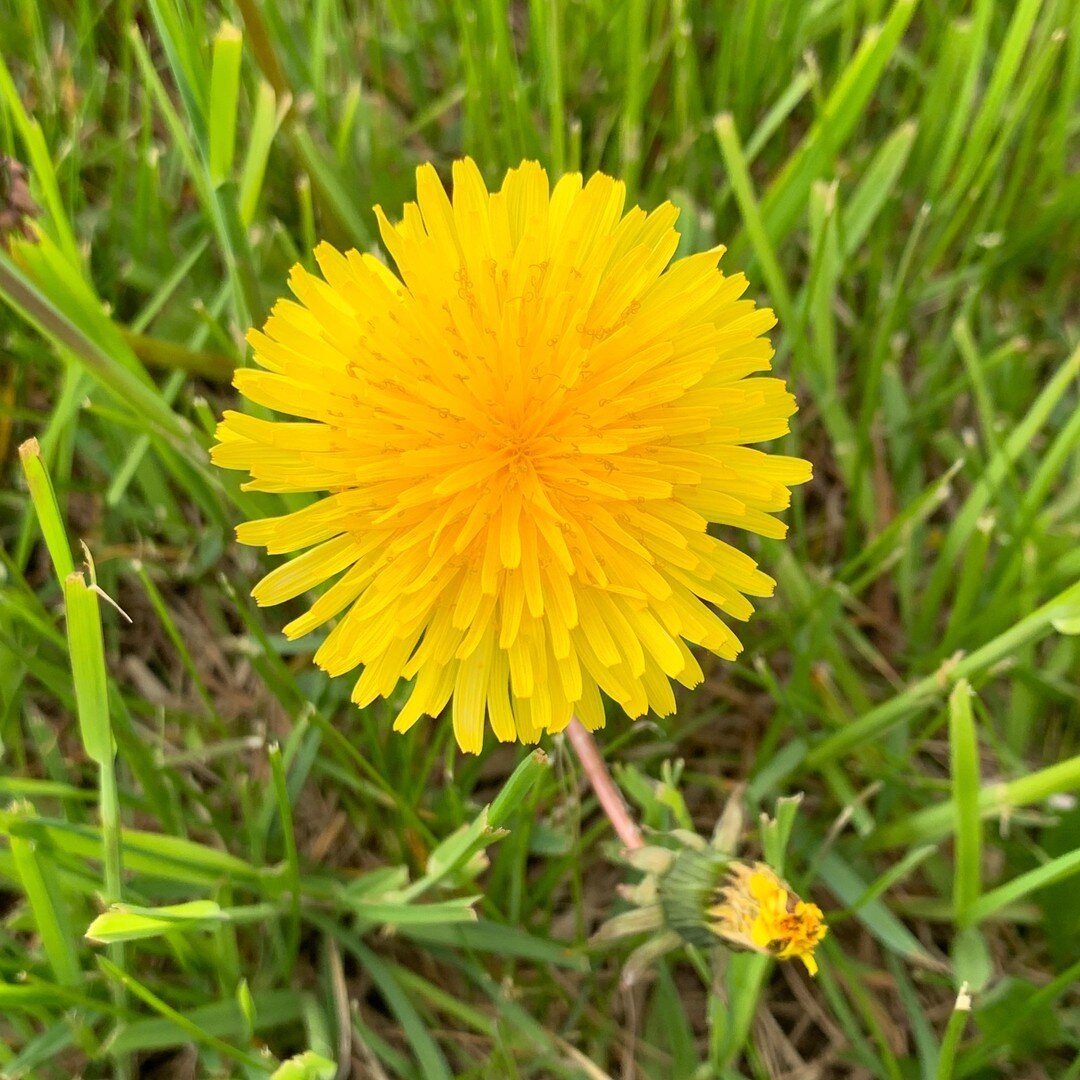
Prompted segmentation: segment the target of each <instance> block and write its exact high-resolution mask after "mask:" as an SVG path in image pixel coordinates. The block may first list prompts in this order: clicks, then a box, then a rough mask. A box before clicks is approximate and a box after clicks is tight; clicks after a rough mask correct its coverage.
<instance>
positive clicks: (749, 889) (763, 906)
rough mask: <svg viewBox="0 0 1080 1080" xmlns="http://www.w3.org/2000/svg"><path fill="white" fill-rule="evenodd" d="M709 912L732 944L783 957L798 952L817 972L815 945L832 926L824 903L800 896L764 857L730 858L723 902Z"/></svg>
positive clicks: (813, 972)
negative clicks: (751, 860) (751, 861)
mask: <svg viewBox="0 0 1080 1080" xmlns="http://www.w3.org/2000/svg"><path fill="white" fill-rule="evenodd" d="M709 914H710V917H711V918H710V925H711V928H712V930H713V932H714V933H716V934H717V935H719V936H720V937H722V938H723V939H724V940H725V941H726V942H728V944H729V945H734V946H736V947H738V948H743V949H752V950H754V951H755V952H760V953H768V954H769V955H771V956H775V957H777V958H778V959H780V960H791V959H794V958H796V957H797V958H798V959H799V960H801V961H802V962H803V963H804V964H805V965H806V970H807V971H809V972H810V974H811V975H816V974H817V970H818V965H817V961H816V960H815V959H814V949H815V947H816V946H817V945H818V944H820V942H821V941H822V940H823V939H824V937H825V934H826V932H827V927H826V926H825V921H824V916H823V915H822V914H821V908H819V907H818V906H817V904H814V903H809V902H807V901H805V900H800V899H799V897H798V896H796V895H795V893H794V892H792V890H791V887H790V886H789V885H788V884H787V883H786V882H784V881H782V880H781V879H780V878H779V877H777V875H776V873H775V872H774V871H773V870H772V869H770V868H769V867H768V866H766V865H765V864H764V863H754V864H753V865H747V864H746V863H740V862H731V863H729V864H728V868H727V877H726V880H725V882H724V884H723V886H722V887H721V889H720V897H719V903H717V904H716V905H715V906H714V907H713V908H712V909H711V910H710V912H709Z"/></svg>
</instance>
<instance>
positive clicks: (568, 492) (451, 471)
mask: <svg viewBox="0 0 1080 1080" xmlns="http://www.w3.org/2000/svg"><path fill="white" fill-rule="evenodd" d="M625 194H626V193H625V188H624V185H623V184H621V183H620V182H618V181H617V180H614V179H612V178H611V177H609V176H604V175H602V174H596V175H594V176H593V177H592V178H591V179H589V181H588V182H587V183H583V181H582V177H581V176H580V175H578V174H572V175H569V176H564V177H563V178H562V179H561V180H559V182H558V183H557V184H556V185H555V186H554V188H549V184H548V177H547V174H546V173H545V172H544V170H543V169H542V168H541V167H540V166H539V165H538V164H536V163H535V162H524V163H523V164H522V165H521V166H520V167H519V168H516V169H511V170H510V171H509V172H508V173H507V175H506V178H505V180H504V181H503V185H502V187H501V189H500V190H499V191H497V192H494V193H489V192H488V191H487V189H486V187H485V185H484V182H483V180H482V178H481V176H480V171H479V169H478V168H477V167H476V165H475V164H474V163H473V162H472V161H471V160H469V159H465V160H463V161H459V162H456V163H455V164H454V168H453V198H452V199H450V198H448V197H447V194H446V192H445V191H444V189H443V186H442V184H441V183H440V181H439V178H438V176H437V174H436V172H435V170H434V168H432V167H431V166H430V165H425V166H422V167H421V168H420V169H418V170H417V202H416V203H415V204H409V205H407V206H406V207H405V211H404V218H403V220H402V221H401V222H400V224H397V225H393V224H391V223H390V222H389V221H388V220H387V219H386V217H385V215H384V214H383V213H382V211H381V210H380V209H378V208H376V213H377V214H378V218H379V225H380V229H381V232H382V238H383V242H384V244H385V246H386V248H387V250H388V251H389V253H390V255H391V256H392V258H393V260H394V262H395V264H396V266H397V273H395V272H394V271H393V270H391V269H389V268H387V266H386V265H384V264H383V263H382V262H381V261H380V260H379V259H378V258H376V257H375V256H374V255H370V254H361V253H359V252H356V251H350V252H348V253H347V254H344V255H343V254H341V253H339V252H337V251H335V250H334V249H333V248H332V247H330V246H329V245H327V244H322V245H320V247H319V248H318V249H317V250H316V252H315V256H316V259H317V261H318V265H319V269H320V271H321V277H319V276H316V275H314V274H311V273H309V272H307V271H306V270H304V269H303V268H302V267H299V266H297V267H296V268H294V270H293V272H292V275H291V277H290V282H289V284H290V287H291V289H292V291H293V293H294V294H295V295H296V297H297V299H298V301H299V303H296V302H293V301H289V300H282V301H280V302H278V303H277V304H276V305H275V307H274V310H273V313H272V314H271V316H270V318H269V319H268V320H267V323H266V325H265V327H264V328H263V330H261V331H253V332H252V333H251V334H250V335H249V341H250V342H251V344H252V346H253V348H254V358H255V361H256V363H257V364H258V365H259V366H260V367H261V369H262V370H258V369H255V368H250V369H242V370H240V371H238V372H237V374H236V379H235V384H236V386H237V388H238V389H239V390H240V392H241V393H242V394H243V395H244V396H245V397H247V398H249V399H250V400H251V401H254V402H257V403H258V404H260V405H263V406H266V407H268V408H270V409H273V410H275V411H276V412H278V413H282V414H285V415H287V416H291V417H296V418H299V419H298V421H297V422H288V423H286V422H279V421H272V420H265V419H261V418H257V417H254V416H250V415H247V414H245V413H241V412H227V413H226V414H225V418H224V420H223V421H222V423H221V425H220V427H219V428H218V439H219V442H218V445H217V446H216V447H215V448H214V450H213V459H214V461H215V462H216V463H217V464H218V465H221V466H223V467H225V468H230V469H241V470H245V471H246V472H248V473H249V474H250V476H251V480H250V482H249V483H248V484H247V486H248V487H250V488H252V489H255V490H260V491H274V492H317V493H320V495H321V497H320V498H319V499H317V500H316V501H315V502H313V503H312V504H311V505H310V506H307V507H305V508H304V509H302V510H298V511H296V512H295V513H290V514H285V515H282V516H280V517H274V518H268V519H265V520H261V521H253V522H248V523H246V524H244V525H241V526H240V528H239V530H238V536H239V539H240V540H241V542H243V543H245V544H254V545H258V546H261V547H265V548H266V549H267V550H268V551H269V552H271V553H273V554H280V553H284V552H292V551H296V550H298V549H301V548H306V549H307V550H306V551H305V552H304V553H303V554H301V555H298V556H296V557H295V558H293V559H292V560H290V561H289V562H286V563H285V564H283V565H282V566H280V567H278V568H277V569H275V570H274V571H273V572H271V573H270V574H268V575H267V576H266V577H265V578H264V579H263V580H262V581H261V582H259V584H258V585H257V586H256V588H255V590H254V596H255V598H256V600H257V601H258V603H260V604H264V605H267V604H279V603H282V602H283V601H286V600H290V599H292V598H294V597H297V596H300V595H302V594H304V593H306V592H308V591H309V590H311V589H314V588H316V587H318V586H322V585H324V584H326V583H327V582H329V581H330V580H331V579H333V578H336V579H337V580H335V581H333V583H332V584H330V585H329V587H328V588H327V589H326V590H325V592H323V594H322V595H321V596H320V597H319V598H318V599H317V600H316V601H315V602H314V604H313V605H312V607H311V609H310V610H309V611H308V612H307V613H306V614H304V615H302V616H301V617H300V618H298V619H295V620H294V621H293V622H291V623H289V624H288V625H287V626H286V627H285V633H286V635H287V636H288V637H290V638H296V637H299V636H300V635H302V634H307V633H309V632H310V631H312V630H315V629H316V628H317V627H319V626H321V625H323V624H324V623H326V622H328V621H330V620H332V619H335V618H337V619H338V621H337V624H336V625H335V626H334V627H333V629H332V630H331V631H330V632H329V634H328V635H327V637H326V639H325V640H324V641H323V643H322V644H321V645H320V646H319V649H318V651H317V653H316V654H315V659H316V662H317V663H318V664H319V665H320V666H322V667H323V668H324V669H325V670H326V671H328V672H329V673H331V674H332V675H341V674H344V673H346V672H348V671H352V670H354V669H356V668H362V672H361V674H360V677H359V679H358V681H357V683H356V686H355V690H354V692H353V700H354V701H355V702H356V703H357V704H358V705H366V704H368V703H369V702H371V701H372V700H374V699H375V698H376V697H378V696H380V695H381V696H384V697H385V696H387V695H389V694H390V693H391V692H392V691H393V690H394V688H395V686H396V685H397V684H398V682H399V681H400V680H402V679H406V680H415V682H414V684H413V686H412V690H411V693H410V696H409V698H408V700H407V702H406V703H405V705H404V708H402V710H401V711H400V713H399V714H398V716H397V720H396V722H395V725H394V726H395V728H396V729H397V730H399V731H405V730H407V729H408V728H410V727H411V726H412V725H413V724H414V723H415V722H416V721H417V720H418V719H419V718H420V717H421V716H423V715H431V716H435V715H438V714H439V713H440V712H441V711H442V710H443V709H444V708H445V706H446V705H447V703H448V702H449V701H450V700H451V698H452V699H453V724H454V733H455V735H456V737H457V741H458V743H459V744H460V746H461V747H462V749H464V750H468V751H471V752H474V753H476V752H479V750H480V749H481V747H482V744H483V739H484V729H485V718H486V721H487V723H489V724H490V726H491V728H492V730H493V731H494V733H495V735H496V737H497V738H499V739H501V740H511V739H515V738H516V739H521V740H522V741H524V742H534V741H536V740H537V739H538V738H539V736H540V734H541V733H542V732H544V731H549V732H557V731H560V730H562V729H563V728H564V727H565V726H566V724H567V723H568V722H569V721H570V718H571V716H572V715H574V714H575V713H576V714H577V716H578V717H580V719H581V721H582V722H583V723H584V724H585V726H586V727H588V728H590V729H595V728H598V727H601V726H602V725H603V723H604V705H603V701H602V697H601V694H604V695H606V696H607V697H609V698H611V699H612V700H613V701H615V702H617V703H618V705H619V706H620V707H621V708H622V709H623V710H624V711H625V712H626V713H627V714H629V715H630V716H640V715H642V714H643V713H645V712H646V711H647V710H649V709H650V708H651V709H653V710H655V711H656V712H657V713H659V714H667V713H670V712H671V711H672V710H673V709H674V706H675V699H674V695H673V693H672V688H671V680H672V679H674V680H676V681H678V682H680V683H682V684H683V685H685V686H694V685H695V684H697V683H698V682H699V681H700V680H701V678H702V674H701V669H700V667H699V666H698V663H697V661H696V660H695V659H694V656H693V654H692V653H691V651H690V648H689V645H690V644H696V645H700V646H704V647H705V648H707V649H709V650H711V651H712V652H714V653H716V654H718V655H719V656H721V657H725V658H733V657H734V656H735V655H736V654H737V653H738V651H739V649H740V644H739V641H738V639H737V638H736V636H735V634H734V633H733V632H732V631H731V629H730V628H729V627H728V625H727V624H726V623H725V621H724V620H723V619H722V618H721V617H720V615H718V614H717V611H719V612H722V613H723V614H724V615H726V616H727V617H729V618H732V619H746V618H748V617H749V616H750V614H751V612H752V611H753V606H752V604H751V602H750V600H749V599H748V597H757V596H768V595H770V594H771V593H772V591H773V586H774V582H773V580H772V579H771V578H769V577H768V576H766V575H765V574H764V573H762V572H761V571H760V570H759V569H758V568H757V566H756V564H755V563H754V561H753V560H752V559H751V558H750V557H749V556H748V555H746V554H744V553H743V552H741V551H739V550H738V549H736V548H735V547H732V546H731V545H730V544H728V543H726V542H725V541H723V540H721V539H719V538H717V537H714V536H711V535H710V534H709V532H708V527H709V525H710V523H715V524H720V525H725V526H734V527H736V528H740V529H745V530H748V531H751V532H756V533H760V534H763V535H766V536H772V537H780V536H783V535H784V532H785V526H784V525H783V524H781V523H780V522H779V521H777V520H776V518H774V517H773V516H772V514H773V513H774V512H775V511H779V510H783V509H784V508H785V507H786V506H787V505H788V503H789V498H790V494H789V491H788V488H789V487H790V486H791V485H794V484H800V483H802V482H804V481H806V480H807V479H809V477H810V466H809V464H808V463H807V462H805V461H801V460H799V459H797V458H792V457H783V456H780V455H773V454H765V453H762V452H761V451H759V450H755V449H751V448H750V446H749V445H748V444H750V443H758V442H762V441H765V440H769V439H774V438H776V437H777V436H779V435H782V434H784V432H786V431H787V430H788V423H787V421H788V417H790V416H791V414H792V413H793V412H794V411H795V402H794V399H793V398H792V396H791V395H790V394H789V393H788V392H787V390H786V389H785V386H784V383H783V382H782V381H781V380H779V379H774V378H751V377H750V376H753V375H755V374H756V373H758V372H762V371H765V370H767V369H768V368H769V361H770V357H771V356H772V353H773V350H772V348H771V346H770V344H769V342H768V340H767V339H766V338H765V337H764V336H763V335H764V334H765V333H766V331H768V329H769V328H770V327H771V326H772V325H773V323H774V321H775V320H774V318H773V314H772V312H771V311H768V310H756V309H755V306H754V304H753V303H752V302H751V301H749V300H742V299H740V297H741V296H742V294H743V293H744V292H745V290H746V287H747V283H746V279H745V278H744V277H743V276H742V275H741V274H736V275H733V276H730V277H728V276H726V275H724V274H723V273H721V272H720V270H719V269H718V268H717V262H718V260H719V259H720V256H721V254H722V251H721V250H720V249H716V250H713V251H709V252H706V253H704V254H699V255H692V256H690V257H688V258H684V259H680V260H678V261H676V262H674V263H672V262H671V259H672V257H673V255H674V253H675V250H676V247H677V244H678V240H679V236H678V233H677V232H676V231H675V228H674V226H675V220H676V217H677V211H676V209H675V208H674V207H673V206H672V205H671V204H670V203H665V204H664V205H662V206H660V207H659V208H658V209H656V210H654V211H653V212H652V213H646V212H645V211H644V210H642V209H640V208H638V207H632V208H631V209H629V210H626V209H625V206H624V201H625ZM714 609H715V610H714Z"/></svg>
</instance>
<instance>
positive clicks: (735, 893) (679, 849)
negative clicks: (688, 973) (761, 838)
mask: <svg viewBox="0 0 1080 1080" xmlns="http://www.w3.org/2000/svg"><path fill="white" fill-rule="evenodd" d="M741 829H742V812H741V808H740V807H739V804H738V801H737V800H733V801H732V802H731V803H729V806H728V809H727V810H726V811H725V814H724V816H723V817H722V818H721V821H720V823H719V824H718V827H717V831H716V834H715V835H714V838H713V842H712V843H711V844H710V843H707V842H706V841H705V840H703V839H702V838H701V837H700V836H697V835H696V834H693V833H688V832H686V831H684V830H680V829H676V830H673V831H671V832H667V833H658V834H656V836H655V838H654V840H653V842H652V843H650V844H648V845H646V846H645V847H641V848H638V849H637V850H635V851H631V852H628V853H627V854H626V859H627V861H628V862H629V863H630V864H631V865H632V866H634V867H635V868H636V869H638V870H640V871H642V872H643V875H644V876H643V877H642V879H641V880H640V881H639V882H638V883H637V884H636V885H634V886H632V887H630V888H625V889H623V890H621V891H622V893H623V895H624V896H625V897H626V899H627V900H629V901H630V904H631V907H630V910H629V911H625V912H623V913H622V914H619V915H615V916H614V917H613V918H611V919H609V920H608V921H607V922H606V923H605V924H604V925H603V926H602V927H601V929H600V931H599V932H598V934H597V940H598V941H604V940H612V939H615V938H622V937H628V936H632V935H638V934H642V933H647V934H649V935H650V937H649V938H648V940H647V941H646V942H645V943H644V944H643V945H641V946H640V947H639V948H638V949H636V950H635V952H634V953H633V954H632V955H631V957H630V958H629V959H628V961H627V965H626V971H625V974H624V977H626V978H628V979H629V980H631V981H632V980H633V979H634V978H636V975H637V973H638V972H640V971H641V970H642V969H643V968H645V967H648V966H649V965H650V964H651V963H652V962H653V961H654V960H656V959H657V958H658V957H660V956H663V955H664V954H665V953H668V952H670V951H671V950H672V949H676V948H678V947H679V946H680V945H682V944H684V943H686V944H690V945H695V946H697V947H699V948H709V947H711V946H716V945H726V946H727V947H728V948H731V949H735V950H738V951H750V952H756V953H761V954H763V955H766V956H774V957H776V959H778V960H793V959H798V960H801V961H802V962H803V964H804V965H805V966H806V970H807V971H809V972H810V974H811V975H816V974H817V970H818V965H817V960H816V959H815V958H814V950H815V949H816V948H817V946H818V945H820V944H821V942H822V941H823V940H824V939H825V935H826V933H827V932H828V927H827V926H826V925H825V918H824V916H823V915H822V912H821V908H819V907H818V906H817V904H815V903H812V902H810V901H807V900H802V899H800V897H799V896H798V895H797V894H796V892H795V890H794V889H792V887H791V886H790V885H788V884H787V882H786V881H784V880H783V879H782V878H781V877H780V876H779V875H778V874H777V873H776V871H775V870H773V869H772V867H770V866H768V865H767V864H765V863H763V862H748V861H746V860H745V859H739V858H737V857H736V856H735V854H734V853H733V851H734V848H735V847H736V846H737V843H738V836H739V833H740V832H741Z"/></svg>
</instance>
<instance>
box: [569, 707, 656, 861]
mask: <svg viewBox="0 0 1080 1080" xmlns="http://www.w3.org/2000/svg"><path fill="white" fill-rule="evenodd" d="M566 735H567V738H568V739H569V740H570V745H571V746H572V747H573V748H574V753H575V754H577V757H578V761H580V762H581V768H582V771H583V772H584V773H585V776H586V778H587V779H588V781H589V783H590V784H591V785H592V789H593V791H594V792H595V793H596V798H597V801H598V802H599V803H600V806H601V808H602V809H603V811H604V813H605V814H607V816H608V820H609V821H610V822H611V825H612V828H613V829H614V830H615V833H616V835H617V836H618V837H619V839H620V840H621V841H622V842H623V847H625V848H626V850H627V851H635V850H636V849H637V848H640V847H644V846H645V841H644V840H642V838H641V831H640V830H639V829H638V827H637V825H636V824H634V819H633V818H632V817H631V816H630V811H629V810H628V809H627V806H626V802H625V801H624V799H623V797H622V793H621V792H620V791H619V789H618V788H617V787H616V786H615V781H614V780H612V778H611V773H610V772H608V767H607V765H606V764H604V759H603V758H602V757H601V756H600V751H599V749H597V746H596V740H595V739H594V738H593V737H592V733H591V732H589V731H586V730H585V727H584V726H583V725H582V723H581V721H580V720H578V719H577V718H576V717H575V718H574V719H572V720H571V721H570V723H569V725H568V726H567V728H566Z"/></svg>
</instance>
